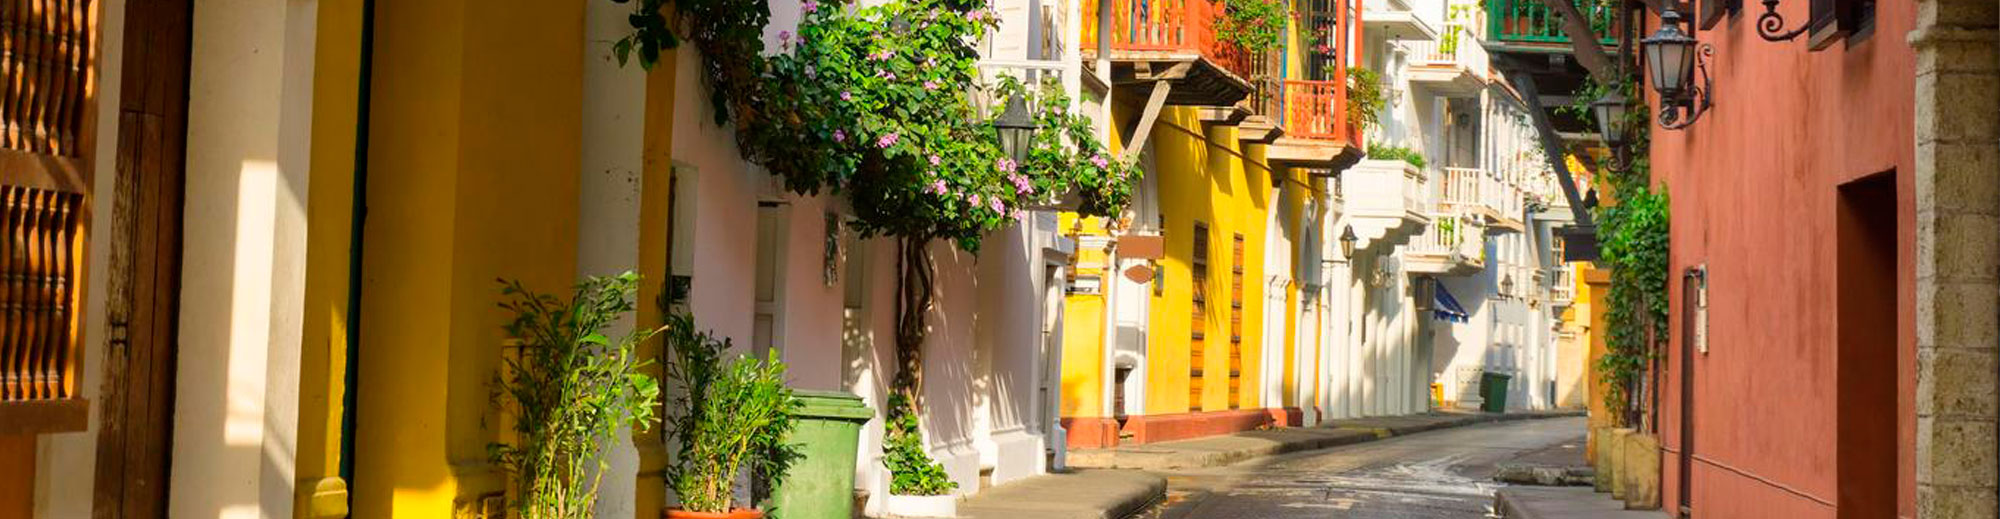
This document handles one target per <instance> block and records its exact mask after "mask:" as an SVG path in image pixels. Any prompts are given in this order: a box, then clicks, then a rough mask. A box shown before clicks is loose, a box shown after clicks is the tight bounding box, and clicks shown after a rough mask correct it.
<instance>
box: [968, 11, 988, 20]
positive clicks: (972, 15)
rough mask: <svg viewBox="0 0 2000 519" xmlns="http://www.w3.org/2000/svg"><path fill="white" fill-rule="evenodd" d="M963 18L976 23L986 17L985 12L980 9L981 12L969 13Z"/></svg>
mask: <svg viewBox="0 0 2000 519" xmlns="http://www.w3.org/2000/svg"><path fill="white" fill-rule="evenodd" d="M965 17H966V18H967V19H970V20H972V21H975V22H977V21H979V19H981V18H985V17H986V10H984V9H981V10H978V11H973V12H971V13H969V14H966V15H965Z"/></svg>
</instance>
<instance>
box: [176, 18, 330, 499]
mask: <svg viewBox="0 0 2000 519" xmlns="http://www.w3.org/2000/svg"><path fill="white" fill-rule="evenodd" d="M317 8H318V4H317V2H313V1H308V0H300V1H287V2H277V3H273V2H219V3H218V2H210V3H203V4H200V5H197V6H196V7H195V11H194V27H195V30H194V38H193V51H192V57H193V59H192V62H191V65H190V66H191V69H190V82H189V94H188V112H189V113H188V138H187V148H188V150H187V151H188V154H187V157H188V163H187V186H186V194H185V196H186V208H185V209H184V211H185V213H184V218H185V219H186V221H187V222H208V223H220V225H211V226H201V225H194V226H189V232H187V233H186V235H185V240H184V242H183V249H182V260H183V265H184V268H183V271H182V274H181V282H182V284H181V303H180V304H181V307H180V319H181V322H180V326H179V330H180V338H179V341H180V343H179V348H180V350H179V356H178V359H177V361H178V366H177V369H176V372H177V373H176V384H175V386H176V387H175V397H174V399H175V402H176V405H175V406H174V409H175V414H174V424H173V426H174V433H173V442H172V443H173V454H172V457H171V459H172V460H173V461H174V462H173V464H172V468H171V469H170V471H171V475H170V477H171V478H172V479H173V480H176V481H197V480H199V481H204V482H205V483H204V484H200V485H193V484H185V485H172V486H170V487H169V496H168V510H169V513H170V515H174V516H186V517H257V516H265V517H288V516H290V515H291V511H292V488H293V486H292V485H293V479H294V469H295V462H296V460H295V458H294V456H295V455H296V452H297V451H296V449H297V433H298V430H297V427H298V389H299V380H298V377H299V352H300V349H301V335H300V334H301V327H300V316H301V315H303V306H302V303H303V300H304V285H305V265H306V259H305V249H306V246H305V245H306V244H305V237H306V230H305V227H306V224H305V222H306V201H307V192H308V181H309V175H308V170H309V167H308V165H309V163H310V155H309V154H310V151H311V146H310V137H311V131H310V130H311V125H312V67H313V44H314V37H313V35H314V29H315V25H316V22H315V16H316V14H317ZM224 266H226V267H224Z"/></svg>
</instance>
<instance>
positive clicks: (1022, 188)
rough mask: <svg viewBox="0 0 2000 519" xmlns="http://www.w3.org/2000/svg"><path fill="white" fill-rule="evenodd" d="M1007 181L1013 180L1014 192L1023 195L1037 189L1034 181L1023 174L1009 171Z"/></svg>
mask: <svg viewBox="0 0 2000 519" xmlns="http://www.w3.org/2000/svg"><path fill="white" fill-rule="evenodd" d="M1007 181H1009V182H1013V183H1014V192H1016V193H1020V194H1021V195H1024V196H1025V195H1027V194H1028V193H1033V192H1034V191H1035V184H1034V182H1030V181H1028V177H1026V176H1022V175H1019V174H1015V173H1008V174H1007Z"/></svg>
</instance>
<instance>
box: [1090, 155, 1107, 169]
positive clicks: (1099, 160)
mask: <svg viewBox="0 0 2000 519" xmlns="http://www.w3.org/2000/svg"><path fill="white" fill-rule="evenodd" d="M1090 163H1091V164H1092V165H1095V166H1097V167H1099V168H1103V167H1106V166H1110V165H1111V161H1108V160H1104V156H1103V155H1091V156H1090Z"/></svg>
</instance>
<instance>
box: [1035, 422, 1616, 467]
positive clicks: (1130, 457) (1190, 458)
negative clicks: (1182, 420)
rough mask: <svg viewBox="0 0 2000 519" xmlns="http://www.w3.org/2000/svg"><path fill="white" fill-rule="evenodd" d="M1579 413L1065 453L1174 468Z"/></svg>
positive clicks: (1114, 463) (1371, 425) (1072, 458)
mask: <svg viewBox="0 0 2000 519" xmlns="http://www.w3.org/2000/svg"><path fill="white" fill-rule="evenodd" d="M1570 416H1583V412H1582V411H1548V412H1543V411H1537V412H1524V413H1511V414H1484V413H1480V414H1474V413H1452V412H1446V413H1430V414H1422V415H1408V416H1390V417H1378V418H1360V419H1352V420H1335V421H1332V422H1328V423H1326V424H1322V425H1320V426H1316V427H1284V428H1277V429H1266V430H1258V431H1244V432H1240V433H1236V434H1228V435H1221V436H1211V437H1207V438H1195V439H1190V440H1180V441H1172V442H1162V443H1155V444H1147V445H1134V446H1130V447H1117V448H1111V449H1082V450H1073V451H1069V456H1068V462H1069V465H1070V466H1072V467H1087V468H1106V469H1137V470H1176V469H1191V468H1206V467H1219V466H1223V465H1229V464H1233V463H1237V462H1241V461H1244V460H1249V459H1252V458H1258V457H1264V456H1273V455H1278V454H1285V453H1290V452H1298V451H1306V450H1316V449H1324V448H1328V447H1339V446H1343V445H1352V444H1356V443H1364V442H1370V441H1375V440H1380V439H1383V438H1393V437H1396V436H1406V435H1411V434H1416V433H1420V432H1425V431H1434V430H1438V429H1448V428H1454V427H1464V426H1468V425H1474V424H1481V423H1491V422H1502V421H1513V420H1528V419H1540V418H1561V417H1570Z"/></svg>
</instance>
